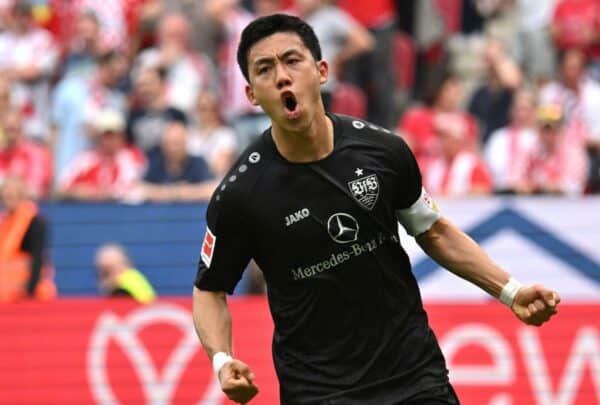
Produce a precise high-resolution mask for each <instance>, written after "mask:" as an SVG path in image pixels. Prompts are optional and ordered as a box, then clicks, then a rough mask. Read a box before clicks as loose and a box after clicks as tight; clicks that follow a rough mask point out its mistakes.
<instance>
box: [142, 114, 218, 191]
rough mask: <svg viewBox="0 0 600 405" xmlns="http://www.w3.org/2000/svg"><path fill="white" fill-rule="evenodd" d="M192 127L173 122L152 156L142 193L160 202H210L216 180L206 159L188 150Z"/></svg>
mask: <svg viewBox="0 0 600 405" xmlns="http://www.w3.org/2000/svg"><path fill="white" fill-rule="evenodd" d="M187 136H188V129H187V128H186V126H185V125H184V124H182V123H178V122H172V123H170V124H169V125H168V126H167V128H166V129H165V133H164V135H163V138H162V142H161V148H160V150H159V151H158V153H154V154H152V155H151V156H150V158H149V162H148V170H147V171H146V174H145V176H144V183H143V184H142V191H141V194H142V196H143V198H144V199H146V200H150V201H156V202H166V201H206V200H208V199H209V198H210V196H211V195H212V192H213V191H214V189H215V187H216V183H215V182H214V181H212V177H213V176H212V173H211V172H210V169H209V167H208V165H207V164H206V162H205V161H204V159H202V158H201V157H194V156H190V155H189V154H188V152H187Z"/></svg>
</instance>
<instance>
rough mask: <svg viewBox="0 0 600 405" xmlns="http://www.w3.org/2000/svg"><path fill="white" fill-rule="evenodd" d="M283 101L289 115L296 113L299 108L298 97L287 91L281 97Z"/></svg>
mask: <svg viewBox="0 0 600 405" xmlns="http://www.w3.org/2000/svg"><path fill="white" fill-rule="evenodd" d="M281 100H282V101H283V106H284V107H285V109H286V111H287V112H288V113H294V112H295V111H296V107H298V102H297V101H296V96H294V94H293V93H292V92H291V91H286V92H285V93H283V94H282V95H281Z"/></svg>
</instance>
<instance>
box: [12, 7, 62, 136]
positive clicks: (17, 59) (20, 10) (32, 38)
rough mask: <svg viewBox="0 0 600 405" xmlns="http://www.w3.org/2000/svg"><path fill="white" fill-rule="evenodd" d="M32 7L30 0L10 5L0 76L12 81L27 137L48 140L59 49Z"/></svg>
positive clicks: (15, 99) (14, 95)
mask: <svg viewBox="0 0 600 405" xmlns="http://www.w3.org/2000/svg"><path fill="white" fill-rule="evenodd" d="M33 7H34V3H33V2H31V1H29V0H19V1H15V2H14V4H13V6H12V24H10V29H9V30H7V31H6V32H4V33H3V34H2V35H0V76H2V77H5V78H8V79H9V80H10V81H11V82H12V92H13V97H14V101H15V104H16V105H17V106H18V107H19V109H20V110H21V112H22V113H23V130H24V132H25V134H26V135H27V137H28V138H31V139H34V140H37V141H41V142H48V141H49V138H48V137H49V133H48V121H49V118H50V108H51V105H50V87H51V81H52V75H53V73H54V71H55V68H56V65H57V62H58V60H59V56H60V55H59V54H60V51H59V48H58V46H57V44H56V43H55V41H54V39H53V38H52V35H51V34H50V33H49V32H48V31H46V30H45V29H43V28H39V27H37V26H36V24H35V21H34V19H33Z"/></svg>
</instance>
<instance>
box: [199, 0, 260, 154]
mask: <svg viewBox="0 0 600 405" xmlns="http://www.w3.org/2000/svg"><path fill="white" fill-rule="evenodd" d="M204 11H205V13H206V16H207V17H208V18H209V19H210V20H211V21H212V22H213V23H214V24H216V25H217V26H218V27H219V28H220V33H221V34H220V37H221V38H222V39H221V41H220V42H219V45H218V50H219V51H218V54H219V58H218V61H217V65H218V67H219V71H220V72H221V81H222V91H223V96H222V97H221V100H220V101H221V105H222V113H223V118H224V119H225V120H226V121H227V122H228V123H229V124H230V125H231V126H232V127H233V129H234V130H235V134H236V136H237V137H238V142H239V144H240V148H242V149H243V148H245V147H246V146H247V145H248V144H249V143H250V142H252V141H253V140H254V139H256V138H257V137H258V136H259V135H260V134H261V133H262V132H263V131H264V130H265V129H267V128H268V127H269V125H270V121H269V119H268V117H267V116H266V115H265V113H264V112H263V111H262V110H261V109H260V108H258V107H256V106H253V105H252V104H251V103H250V102H249V101H248V98H247V97H246V93H245V91H244V89H245V87H246V79H245V78H244V76H243V75H242V74H241V73H240V71H239V69H238V66H237V45H238V43H239V41H240V36H241V33H242V30H243V29H244V28H245V27H246V25H248V23H250V21H252V18H253V16H252V14H250V13H249V12H248V11H246V10H245V9H243V8H242V7H241V6H240V5H239V0H204Z"/></svg>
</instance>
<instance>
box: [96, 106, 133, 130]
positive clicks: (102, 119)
mask: <svg viewBox="0 0 600 405" xmlns="http://www.w3.org/2000/svg"><path fill="white" fill-rule="evenodd" d="M92 128H93V129H94V131H96V132H98V133H106V132H122V131H123V130H124V129H125V118H124V117H123V114H122V113H121V112H119V111H117V110H113V109H104V110H101V111H100V112H99V113H98V114H97V115H96V117H95V118H94V120H93V121H92Z"/></svg>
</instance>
